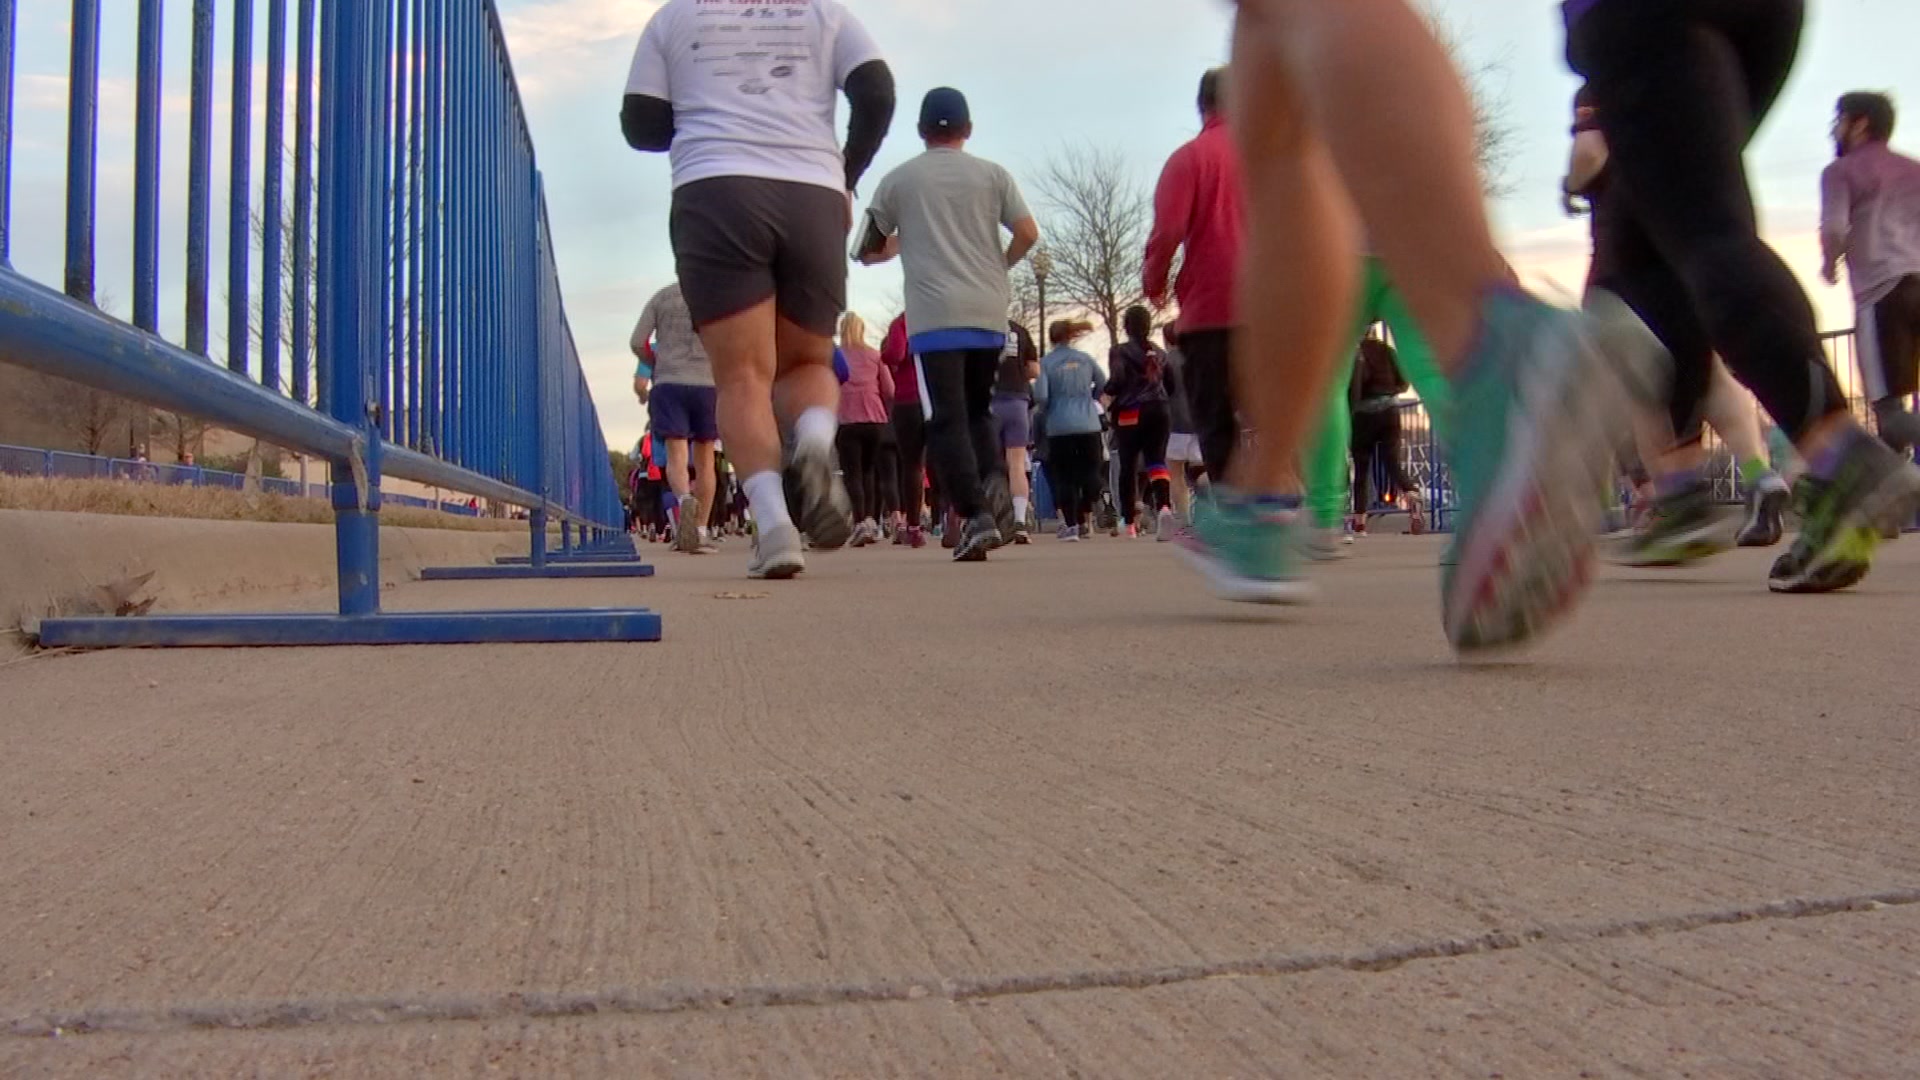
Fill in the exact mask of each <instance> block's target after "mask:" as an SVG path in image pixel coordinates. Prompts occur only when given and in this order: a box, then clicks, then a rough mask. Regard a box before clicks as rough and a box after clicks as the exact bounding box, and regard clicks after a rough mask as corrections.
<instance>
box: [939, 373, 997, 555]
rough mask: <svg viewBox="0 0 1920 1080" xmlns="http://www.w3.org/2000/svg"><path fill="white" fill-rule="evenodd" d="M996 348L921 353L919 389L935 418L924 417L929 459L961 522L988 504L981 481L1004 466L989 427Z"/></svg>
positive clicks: (943, 491) (991, 414) (980, 511)
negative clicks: (925, 397)
mask: <svg viewBox="0 0 1920 1080" xmlns="http://www.w3.org/2000/svg"><path fill="white" fill-rule="evenodd" d="M1000 352H1001V350H1000V349H998V348H994V349H949V350H942V351H939V352H929V353H922V354H921V356H920V385H921V389H922V390H923V391H924V392H925V393H926V395H927V400H928V401H930V402H932V403H933V417H932V418H931V419H929V420H928V421H927V459H928V464H930V465H931V466H932V467H933V475H934V476H935V477H936V478H937V479H938V481H939V484H940V490H941V493H942V494H943V495H944V496H945V497H946V499H947V501H948V502H949V503H950V504H951V505H952V507H953V511H954V513H956V514H958V515H960V518H961V520H963V521H964V520H967V519H969V518H973V517H976V516H978V515H979V514H981V513H982V512H983V511H984V510H985V509H986V496H985V494H984V492H983V489H982V487H981V481H982V480H983V479H984V478H985V477H987V476H990V475H992V474H993V473H996V472H998V473H1001V474H1005V472H1006V470H1007V459H1006V456H1005V455H1003V454H1002V453H1001V452H1000V441H999V440H998V439H996V438H994V431H993V380H994V376H995V374H997V372H998V370H999V365H1000Z"/></svg>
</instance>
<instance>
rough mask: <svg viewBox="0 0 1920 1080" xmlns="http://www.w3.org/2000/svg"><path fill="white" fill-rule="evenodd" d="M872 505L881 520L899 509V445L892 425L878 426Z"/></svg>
mask: <svg viewBox="0 0 1920 1080" xmlns="http://www.w3.org/2000/svg"><path fill="white" fill-rule="evenodd" d="M873 503H874V509H875V510H877V511H878V512H879V515H880V517H881V518H883V519H885V518H892V517H893V515H894V514H895V513H897V512H898V511H899V509H900V443H899V441H898V440H897V439H896V438H895V437H894V434H893V425H892V424H881V425H880V449H879V452H878V453H876V454H875V455H874V459H873Z"/></svg>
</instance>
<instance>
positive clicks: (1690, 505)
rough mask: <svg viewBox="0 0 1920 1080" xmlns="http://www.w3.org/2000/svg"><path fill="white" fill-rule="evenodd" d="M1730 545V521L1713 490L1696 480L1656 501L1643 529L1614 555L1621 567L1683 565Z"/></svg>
mask: <svg viewBox="0 0 1920 1080" xmlns="http://www.w3.org/2000/svg"><path fill="white" fill-rule="evenodd" d="M1732 546H1733V529H1732V522H1731V521H1729V520H1728V515H1727V514H1726V513H1725V512H1724V511H1723V510H1721V508H1720V507H1719V506H1717V505H1715V504H1714V501H1713V488H1712V487H1711V486H1710V485H1708V484H1707V483H1706V482H1705V481H1699V482H1697V483H1695V484H1693V485H1692V486H1690V487H1688V488H1687V489H1686V490H1684V491H1680V492H1676V493H1674V494H1672V495H1669V496H1666V497H1665V498H1662V499H1659V500H1656V501H1655V502H1654V504H1653V508H1652V516H1651V517H1650V518H1649V519H1648V521H1647V524H1646V526H1645V527H1644V528H1642V529H1640V530H1639V531H1637V532H1635V533H1634V534H1633V535H1632V536H1631V537H1628V538H1627V541H1626V543H1625V544H1623V545H1621V546H1620V547H1619V548H1618V549H1617V550H1616V551H1615V552H1614V556H1613V558H1614V561H1615V562H1617V563H1619V564H1620V565H1621V566H1642V567H1645V566H1685V565H1687V564H1688V563H1694V562H1699V561H1700V560H1701V559H1706V558H1711V557H1712V556H1714V555H1718V554H1720V553H1721V552H1723V551H1725V550H1727V549H1728V548H1730V547H1732Z"/></svg>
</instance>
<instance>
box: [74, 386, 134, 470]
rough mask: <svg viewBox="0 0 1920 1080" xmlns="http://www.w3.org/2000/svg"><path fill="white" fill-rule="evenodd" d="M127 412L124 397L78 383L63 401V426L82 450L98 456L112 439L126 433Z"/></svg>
mask: <svg viewBox="0 0 1920 1080" xmlns="http://www.w3.org/2000/svg"><path fill="white" fill-rule="evenodd" d="M126 411H127V403H126V401H125V400H124V399H122V398H119V397H115V396H114V395H112V394H108V393H103V392H102V391H99V390H95V389H93V388H92V387H90V386H78V385H76V386H74V387H72V392H71V393H69V394H67V395H65V396H64V398H63V399H62V401H61V404H60V419H61V426H62V427H64V428H66V430H67V433H68V434H69V435H71V436H72V437H73V439H74V441H75V442H77V443H79V444H80V449H81V450H82V451H84V452H86V453H89V454H94V455H98V454H100V453H102V452H104V451H105V450H106V449H107V443H108V440H110V439H113V438H114V437H115V436H117V435H123V434H125V433H126V427H125V420H126Z"/></svg>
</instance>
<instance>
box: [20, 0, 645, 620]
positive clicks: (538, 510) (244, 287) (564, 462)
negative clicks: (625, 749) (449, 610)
mask: <svg viewBox="0 0 1920 1080" xmlns="http://www.w3.org/2000/svg"><path fill="white" fill-rule="evenodd" d="M16 2H17V0H0V263H4V265H0V361H6V362H11V363H16V364H21V365H24V366H27V367H31V368H35V369H37V370H40V371H44V372H47V373H49V374H53V375H57V376H62V377H65V378H68V379H72V380H75V381H77V382H81V383H84V384H86V385H88V386H91V387H94V388H97V389H100V390H104V391H107V392H111V393H115V394H119V395H123V396H126V397H130V398H133V399H135V400H138V401H140V402H143V403H145V404H147V405H149V406H153V407H157V408H162V409H167V410H170V411H173V412H177V413H183V414H187V415H192V416H198V417H201V418H204V419H206V420H208V421H211V422H213V423H215V424H218V425H220V426H222V427H227V428H231V429H234V430H237V431H240V432H243V433H246V434H249V435H253V436H255V437H258V438H261V439H263V440H266V441H268V442H270V443H273V444H276V445H279V446H284V447H288V448H292V449H296V450H300V451H303V452H305V453H309V454H315V455H318V456H321V457H323V458H325V459H326V460H327V461H328V462H329V467H330V485H329V495H330V497H331V499H332V503H333V508H334V512H335V519H336V544H337V548H338V562H339V569H340V614H341V616H344V617H347V618H348V619H349V620H351V619H354V618H365V617H372V616H377V615H379V612H380V608H379V600H380V597H379V581H380V578H379V574H378V572H377V567H378V547H379V529H378V524H379V518H378V515H379V510H380V506H381V504H382V501H383V498H384V497H383V495H382V492H381V478H382V476H383V475H394V476H400V477H405V478H407V479H411V480H415V481H419V482H421V483H426V484H431V485H433V486H436V487H443V488H449V489H452V490H456V491H462V492H467V493H470V494H473V495H477V496H481V497H484V498H487V499H490V500H493V501H495V502H498V503H505V504H511V505H517V506H523V507H526V508H527V509H528V510H529V511H530V514H529V516H530V518H531V521H532V530H531V531H532V538H533V560H532V570H533V571H534V572H536V573H538V572H540V571H541V570H543V568H544V566H545V563H544V547H545V537H546V528H547V523H548V521H549V520H558V521H560V522H561V523H562V525H563V526H564V527H565V530H564V531H565V535H567V536H568V537H569V538H570V537H571V536H572V535H573V534H574V532H575V531H576V530H577V531H578V534H579V535H580V536H581V537H582V538H583V540H584V541H585V542H586V544H587V546H589V547H599V546H603V545H614V544H616V543H619V542H622V541H618V540H616V538H617V537H620V536H621V533H620V529H621V524H622V512H621V504H620V499H619V493H618V491H617V490H616V487H615V484H614V479H613V474H612V470H611V468H610V467H609V465H608V459H607V451H606V444H605V441H604V439H603V437H602V436H601V433H600V429H599V423H598V418H597V414H596V413H595V411H594V408H593V402H592V399H591V397H590V396H589V394H588V390H587V384H586V380H585V378H584V376H583V374H582V372H581V368H580V359H579V355H578V352H577V351H576V349H575V348H574V345H573V342H572V338H571V335H570V334H569V332H568V330H567V324H566V315H565V312H564V310H563V309H562V307H561V304H560V290H559V282H558V276H557V272H556V267H555V263H554V255H553V245H552V243H551V238H550V236H549V234H548V227H547V218H546V213H545V208H544V205H543V202H544V196H543V194H542V190H541V184H540V178H539V174H538V172H537V168H536V162H535V156H534V150H533V141H532V137H531V134H530V132H529V130H528V127H527V122H526V115H525V112H524V110H523V108H522V105H521V99H520V94H519V90H518V87H517V84H516V82H515V79H514V75H513V69H512V63H511V60H510V58H509V56H508V54H507V48H506V43H505V39H504V36H503V34H502V31H501V25H500V20H499V17H498V14H497V12H496V11H495V9H494V7H493V4H492V3H491V0H296V2H295V3H294V4H293V5H292V8H293V10H292V12H291V16H292V19H293V21H294V26H293V35H292V37H293V40H294V44H295V56H294V57H293V61H294V77H295V79H296V81H297V88H296V92H295V93H294V95H293V103H294V105H293V107H294V112H295V116H294V117H293V125H292V126H293V130H294V144H295V145H294V146H293V147H292V148H291V149H292V155H291V157H292V173H293V175H292V184H293V189H294V190H293V196H294V197H293V199H292V212H291V218H292V220H291V221H286V220H283V219H284V218H285V217H286V215H287V210H286V207H287V200H286V198H285V195H286V192H285V190H284V189H285V186H286V181H287V178H286V176H285V174H284V161H283V159H284V158H285V157H286V156H287V155H286V151H287V149H288V148H287V147H285V146H283V145H282V140H283V139H284V138H285V134H286V127H287V124H286V120H287V118H286V116H285V111H286V104H287V101H286V99H287V95H286V93H285V86H286V81H287V61H288V57H287V51H288V50H287V46H288V36H289V35H288V33H287V29H288V28H287V25H286V22H287V19H288V16H289V11H288V8H289V4H288V2H287V0H266V2H265V17H266V35H265V37H266V42H265V52H264V55H262V54H261V52H260V48H259V43H258V41H257V39H256V34H255V33H254V25H253V24H254V14H255V7H256V0H230V2H229V7H228V12H229V18H230V20H231V26H232V42H233V52H232V63H231V68H230V72H229V74H230V77H231V78H230V85H229V87H228V88H227V94H226V101H227V104H228V106H229V112H230V115H231V118H232V123H231V130H230V132H229V135H228V142H229V146H228V155H229V161H230V164H231V169H230V178H229V184H228V191H227V193H226V199H225V205H224V210H225V211H226V224H227V232H228V246H227V253H226V254H227V266H226V270H227V277H226V283H225V312H224V314H225V316H226V318H225V322H226V327H227V341H226V351H225V355H224V361H225V363H224V366H223V365H220V364H217V363H214V362H211V361H213V359H214V358H213V357H212V355H211V353H210V351H209V345H210V342H209V340H208V337H209V334H208V330H209V326H210V324H211V322H212V315H213V312H212V310H211V305H210V294H209V279H210V276H211V271H212V265H211V264H212V259H211V256H210V251H209V239H210V235H211V229H212V224H213V218H214V211H215V210H216V207H215V205H214V200H213V194H212V189H213V177H212V168H211V164H212V154H213V138H214V136H213V123H212V120H213V113H214V105H215V96H216V87H215V80H214V72H213V63H214V56H213V51H214V36H215V35H214V31H215V19H216V10H215V0H190V2H191V4H192V12H193V19H192V42H191V45H192V58H191V64H192V72H191V102H190V109H189V113H188V125H187V126H188V132H187V143H188V149H187V237H186V249H187V250H186V259H185V264H186V281H185V283H184V284H185V295H186V311H185V328H184V335H183V336H184V340H183V341H182V342H181V343H179V344H175V343H171V342H168V341H165V340H163V339H162V338H161V337H160V336H159V335H158V333H157V326H158V318H157V315H158V310H159V273H158V267H159V260H158V235H159V233H158V221H159V191H160V167H161V155H160V154H159V152H158V148H159V146H160V143H161V139H162V137H163V135H164V132H163V130H162V127H163V121H164V116H163V111H162V110H161V109H160V107H159V88H160V79H161V70H160V68H161V60H162V57H163V56H164V55H165V50H164V48H163V46H164V42H163V41H162V32H163V31H162V25H163V20H162V17H161V16H162V5H163V3H164V0H138V4H139V26H138V34H137V39H138V40H137V50H136V53H137V55H136V57H135V74H136V81H137V84H138V93H137V95H136V101H135V113H136V116H135V125H136V133H135V161H134V170H135V176H134V184H133V191H134V203H135V206H134V210H135V212H134V231H135V236H134V244H133V249H134V267H133V280H134V293H135V295H134V298H133V300H134V315H135V318H134V322H133V323H132V324H128V323H123V322H120V321H118V320H116V319H113V318H110V317H109V316H107V315H105V314H103V313H102V312H100V311H99V310H97V308H96V307H95V306H94V301H95V296H94V253H95V235H94V228H95V213H96V201H97V200H96V192H97V190H98V179H99V178H98V175H97V171H98V161H97V155H96V136H97V130H98V126H99V125H98V119H99V108H100V100H99V94H98V91H99V85H100V80H101V56H100V36H99V27H100V0H70V3H71V6H72V19H71V27H72V30H71V35H70V44H71V49H70V53H71V56H70V62H69V79H68V123H67V156H66V157H67V201H66V209H65V226H66V228H65V237H66V258H65V265H64V270H65V273H64V282H63V288H62V289H61V290H55V289H53V288H50V287H48V286H47V285H45V284H42V283H38V282H35V281H32V280H29V279H28V278H27V277H25V276H23V275H22V274H20V273H18V272H16V271H15V270H13V269H12V265H11V263H10V262H6V261H5V260H6V259H7V256H8V254H9V252H8V247H7V244H8V227H7V226H8V221H9V218H8V209H9V207H8V202H9V193H10V188H11V149H12V141H13V140H12V129H11V124H10V118H11V115H12V97H13V61H14V49H15V4H16ZM176 2H179V0H176ZM257 66H264V68H265V71H266V80H265V86H266V93H265V94H264V95H263V97H264V101H263V102H262V103H260V108H261V109H264V113H265V115H264V117H260V118H259V119H261V120H263V122H264V123H263V127H264V132H265V144H266V145H265V146H263V147H260V148H258V153H256V148H255V147H254V146H253V131H254V123H255V120H256V116H257V111H256V103H255V101H254V93H253V85H254V71H255V69H256V67H257ZM256 165H257V166H258V168H256ZM256 196H258V198H257V205H258V206H259V208H260V212H259V214H258V215H257V217H256V214H255V212H254V207H255V206H256ZM289 248H290V249H291V250H290V251H289V250H288V249H289ZM256 255H257V257H258V258H259V266H258V274H257V275H256V274H255V272H254V264H253V259H254V258H255V257H256ZM256 277H257V280H258V283H259V290H258V292H257V294H256V292H255V289H254V284H255V280H256ZM283 318H284V319H285V325H283ZM289 367H290V368H291V380H290V382H289V383H287V384H284V385H283V381H282V371H283V368H289ZM288 391H290V393H289V392H288ZM309 395H311V397H310V396H309ZM624 569H625V570H626V571H627V572H628V573H630V574H633V575H635V576H638V575H639V574H641V573H642V572H644V571H645V569H646V568H643V567H638V568H636V567H627V568H624ZM543 576H553V575H543ZM598 576H612V575H610V574H608V575H598ZM538 614H539V615H541V616H542V617H543V620H544V621H535V622H529V621H527V620H526V619H520V620H519V621H515V619H514V618H505V617H502V618H499V619H495V620H494V621H493V622H491V623H485V624H484V625H483V624H482V623H481V622H473V623H470V624H464V625H463V626H462V628H461V629H460V630H459V631H458V632H457V633H453V636H451V637H450V636H449V633H450V632H449V631H447V630H446V629H445V626H435V627H433V628H431V629H423V628H422V627H421V626H419V625H415V624H412V623H406V622H404V620H401V619H400V617H398V616H391V617H387V619H388V621H387V622H386V623H385V624H383V625H382V626H379V627H375V628H371V629H369V627H367V626H365V625H361V626H358V627H348V628H343V627H342V626H339V625H328V626H324V627H318V628H316V626H315V625H309V624H311V623H312V620H307V622H306V623H299V624H298V626H299V629H298V632H297V633H296V632H292V631H288V632H286V633H282V632H281V631H283V630H286V629H287V627H293V626H295V625H296V623H297V621H294V622H287V623H286V624H285V625H276V628H275V630H274V631H273V632H272V633H269V634H267V635H265V636H266V637H267V638H271V639H272V640H271V641H267V642H264V643H281V642H282V641H283V640H284V639H285V638H287V637H300V638H302V640H306V639H312V640H317V641H336V640H348V639H352V640H380V641H390V640H415V639H420V640H436V641H440V640H455V639H459V640H468V639H473V638H476V637H482V638H487V639H489V640H503V639H512V640H526V639H528V638H529V636H530V635H531V636H534V637H538V638H539V639H541V640H577V639H580V638H582V637H583V636H585V635H587V634H588V632H589V627H588V623H592V627H591V629H592V630H594V631H596V632H595V633H594V634H593V636H596V637H601V636H607V634H608V633H609V632H610V631H609V627H610V626H611V627H612V630H611V633H612V635H613V636H627V637H634V636H643V637H644V636H657V634H658V619H657V617H654V616H652V615H651V614H650V613H633V612H627V613H615V614H616V615H620V616H622V618H616V619H614V621H613V622H612V623H609V622H608V621H607V618H608V616H607V613H594V614H593V616H592V618H590V619H576V620H572V621H571V622H570V621H569V620H567V619H565V618H561V617H560V616H561V613H538ZM640 615H644V616H645V617H644V618H641V617H639V616H640ZM450 618H451V617H450ZM623 619H624V621H622V620H623ZM145 621H154V620H145ZM442 621H443V622H444V621H445V620H442ZM563 624H564V625H563ZM182 627H183V628H184V629H185V630H188V631H191V632H190V633H187V634H186V635H185V636H186V638H187V639H190V640H188V641H187V643H205V642H206V640H207V638H208V635H207V634H205V633H204V632H203V631H204V630H205V628H204V627H203V626H201V625H199V624H198V623H195V624H193V625H191V626H187V625H185V624H182ZM502 627H505V628H507V630H502V629H501V628H502ZM255 629H256V628H255V627H252V626H250V627H249V628H248V630H249V633H250V634H252V635H253V636H252V637H251V638H248V640H250V641H259V640H261V635H259V634H257V633H254V632H253V631H254V630H255ZM508 630H511V631H512V632H508ZM303 635H304V636H303ZM396 635H397V636H396ZM45 636H46V635H45V634H44V632H43V639H44V638H45ZM243 636H244V635H243ZM126 640H127V639H126V638H124V637H120V638H114V639H113V640H112V641H110V642H106V643H125V642H126ZM221 640H239V639H237V638H233V637H228V638H222V639H221ZM103 641H106V639H103V638H99V637H91V638H88V639H87V640H86V641H83V642H76V643H99V642H103ZM155 641H157V638H143V639H140V642H139V643H154V642H155Z"/></svg>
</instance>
